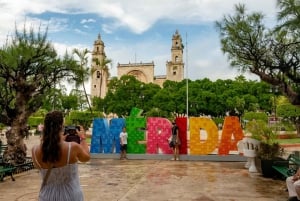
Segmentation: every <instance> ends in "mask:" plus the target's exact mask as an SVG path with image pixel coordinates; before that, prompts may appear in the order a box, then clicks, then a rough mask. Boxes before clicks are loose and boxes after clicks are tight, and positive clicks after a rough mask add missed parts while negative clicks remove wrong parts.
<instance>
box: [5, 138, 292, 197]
mask: <svg viewBox="0 0 300 201" xmlns="http://www.w3.org/2000/svg"><path fill="white" fill-rule="evenodd" d="M38 139H39V138H38V137H31V138H30V139H29V140H26V142H27V145H28V148H29V149H30V148H31V147H32V144H34V143H38ZM244 165H245V162H212V161H197V160H192V161H189V160H181V161H171V160H153V159H151V160H118V159H116V158H99V157H93V159H91V161H90V162H88V163H85V164H79V171H80V180H81V186H82V189H83V192H84V197H85V200H86V201H102V200H103V201H168V200H170V201H171V200H172V201H173V200H175V201H176V200H178V201H179V200H181V201H182V200H185V201H219V200H220V201H221V200H222V201H224V200H226V201H254V200H255V201H256V200H257V201H284V200H287V196H288V193H287V192H286V190H285V189H286V188H285V182H284V181H282V180H274V179H269V178H264V177H262V176H261V175H260V174H259V173H249V172H248V170H247V169H245V168H244ZM15 179H16V181H11V180H10V177H5V180H4V182H0V192H1V193H0V200H9V201H21V200H22V201H31V200H37V196H38V191H39V188H40V184H41V180H40V176H39V173H38V171H37V170H36V169H34V170H30V171H29V172H24V173H21V174H17V175H15Z"/></svg>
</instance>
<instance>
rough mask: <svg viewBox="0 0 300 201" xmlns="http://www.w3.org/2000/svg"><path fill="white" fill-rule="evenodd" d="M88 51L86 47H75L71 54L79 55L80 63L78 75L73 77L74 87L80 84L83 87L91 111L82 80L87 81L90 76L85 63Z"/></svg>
mask: <svg viewBox="0 0 300 201" xmlns="http://www.w3.org/2000/svg"><path fill="white" fill-rule="evenodd" d="M88 53H90V51H89V50H87V49H84V50H82V51H80V50H78V49H76V48H75V49H74V50H73V54H75V55H77V56H78V57H79V65H80V72H79V73H78V77H77V78H76V79H75V85H76V87H78V86H79V85H81V84H82V88H83V91H84V95H85V98H86V101H87V103H88V106H89V109H90V111H91V113H93V110H92V107H91V104H90V101H89V98H88V95H87V93H86V89H85V85H84V82H85V81H88V79H89V77H90V75H89V68H88V67H87V63H88V57H87V54H88Z"/></svg>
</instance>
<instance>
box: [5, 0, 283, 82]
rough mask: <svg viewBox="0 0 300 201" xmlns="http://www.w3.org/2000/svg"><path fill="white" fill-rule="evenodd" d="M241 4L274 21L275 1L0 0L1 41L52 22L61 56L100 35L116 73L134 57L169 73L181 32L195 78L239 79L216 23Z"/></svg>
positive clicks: (51, 32) (51, 30)
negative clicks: (18, 31) (20, 30)
mask: <svg viewBox="0 0 300 201" xmlns="http://www.w3.org/2000/svg"><path fill="white" fill-rule="evenodd" d="M238 3H242V4H245V5H246V8H247V9H248V10H249V11H259V12H263V13H264V14H265V16H266V24H268V25H270V26H272V24H274V22H275V19H276V11H277V10H276V0H263V1H261V0H143V1H141V0H85V1H82V0H81V1H79V0H63V1H58V0H51V1H49V0H48V1H46V0H22V1H19V0H0V13H1V14H0V16H1V17H0V44H1V45H2V44H3V43H4V42H5V41H6V38H7V37H8V36H10V35H11V33H13V32H14V28H15V25H17V27H19V28H21V27H23V26H24V24H26V25H30V26H33V27H34V28H36V29H37V28H38V27H39V25H41V26H42V27H46V26H48V28H49V31H48V39H49V40H50V41H51V42H52V43H53V44H54V47H55V48H56V49H57V51H58V53H59V54H63V53H65V51H66V50H68V51H71V50H72V48H78V49H83V48H87V49H89V50H92V48H93V42H94V40H96V39H97V36H98V34H99V33H100V34H101V38H102V40H103V42H104V43H105V52H106V55H107V57H108V58H110V59H112V61H113V63H112V68H111V74H112V76H116V75H117V73H116V72H117V71H116V70H117V69H116V66H117V64H118V63H128V62H131V63H132V62H135V61H136V62H140V61H142V62H152V61H154V64H155V75H165V73H166V72H165V64H166V61H168V60H170V48H171V39H172V34H174V33H175V31H176V30H178V31H179V33H180V34H181V36H182V38H183V43H184V45H185V47H186V49H185V50H184V61H185V63H186V66H187V68H188V77H189V78H190V79H192V80H196V79H203V78H209V79H211V80H212V81H214V80H216V79H234V77H236V76H237V75H239V74H240V73H239V72H238V71H237V70H235V69H232V68H231V67H230V66H229V62H228V61H227V58H226V56H225V55H223V53H222V52H221V49H220V39H219V35H218V32H217V30H216V29H215V26H214V23H215V21H216V20H220V19H222V17H223V16H224V15H228V14H230V13H232V12H233V10H234V5H236V4H238ZM185 76H186V75H185ZM245 76H246V77H247V78H248V79H258V78H257V77H256V76H253V75H250V74H245Z"/></svg>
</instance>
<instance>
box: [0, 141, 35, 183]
mask: <svg viewBox="0 0 300 201" xmlns="http://www.w3.org/2000/svg"><path fill="white" fill-rule="evenodd" d="M6 149H7V145H1V146H0V181H3V180H4V177H5V176H10V177H11V179H12V181H15V178H14V177H13V174H19V173H21V172H25V171H28V170H32V169H34V165H33V162H32V158H31V157H26V158H25V161H24V163H21V164H15V165H14V164H11V163H7V162H5V161H3V154H4V152H5V150H6Z"/></svg>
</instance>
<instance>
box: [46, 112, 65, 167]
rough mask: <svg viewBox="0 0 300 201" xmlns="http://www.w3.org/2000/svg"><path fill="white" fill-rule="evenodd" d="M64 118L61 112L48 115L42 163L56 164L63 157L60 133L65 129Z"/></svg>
mask: <svg viewBox="0 0 300 201" xmlns="http://www.w3.org/2000/svg"><path fill="white" fill-rule="evenodd" d="M63 123H64V117H63V113H62V112H60V111H52V112H49V113H47V114H46V117H45V120H44V130H43V138H42V155H43V157H42V161H43V162H44V163H47V162H50V163H55V162H56V161H59V159H60V157H61V148H60V133H61V131H62V128H63Z"/></svg>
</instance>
